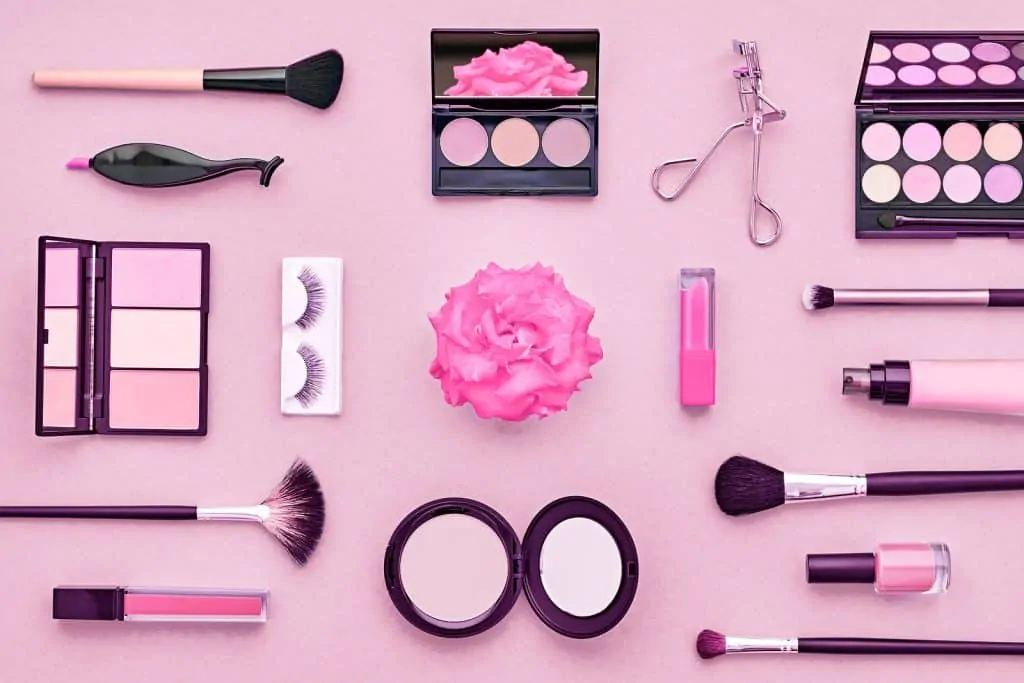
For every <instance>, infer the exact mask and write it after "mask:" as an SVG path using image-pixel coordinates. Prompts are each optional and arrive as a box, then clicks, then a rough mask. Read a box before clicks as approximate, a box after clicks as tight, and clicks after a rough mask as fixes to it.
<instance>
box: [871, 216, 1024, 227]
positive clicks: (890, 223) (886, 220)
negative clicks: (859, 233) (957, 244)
mask: <svg viewBox="0 0 1024 683" xmlns="http://www.w3.org/2000/svg"><path fill="white" fill-rule="evenodd" d="M878 225H879V227H882V228H885V229H886V230H892V229H894V228H903V227H908V226H914V225H918V226H921V227H927V226H948V225H952V226H963V227H964V229H965V230H968V229H969V228H971V227H972V226H981V227H992V228H1024V219H1020V218H937V217H928V216H903V215H900V214H896V213H892V212H886V213H883V214H881V215H880V216H879V217H878Z"/></svg>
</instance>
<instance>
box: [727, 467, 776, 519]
mask: <svg viewBox="0 0 1024 683" xmlns="http://www.w3.org/2000/svg"><path fill="white" fill-rule="evenodd" d="M715 500H716V501H717V502H718V507H719V508H721V510H722V512H724V513H725V514H727V515H732V516H734V517H739V516H742V515H750V514H753V513H755V512H763V511H764V510H770V509H772V508H774V507H778V506H780V505H782V504H783V503H785V502H786V482H785V474H784V473H783V472H782V471H780V470H777V469H775V468H774V467H772V466H771V465H766V464H764V463H763V462H759V461H757V460H754V459H752V458H748V457H745V456H742V455H734V456H732V457H731V458H729V459H728V460H726V461H725V462H723V463H722V465H721V466H720V467H719V468H718V473H717V474H716V475H715Z"/></svg>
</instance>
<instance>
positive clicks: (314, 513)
mask: <svg viewBox="0 0 1024 683" xmlns="http://www.w3.org/2000/svg"><path fill="white" fill-rule="evenodd" d="M263 505H266V506H267V507H268V508H269V509H270V516H269V518H268V519H267V520H266V521H265V522H264V523H263V526H264V528H265V529H266V530H267V531H269V532H270V533H271V534H272V535H273V536H274V538H276V539H277V540H278V542H280V543H281V545H283V546H284V547H285V549H286V550H287V551H288V554H289V555H291V556H292V559H293V560H295V561H296V562H297V563H298V564H300V565H303V564H306V562H307V561H308V560H309V556H310V555H312V554H313V551H314V550H316V547H317V545H318V544H319V543H320V537H321V536H322V535H323V533H324V517H325V510H324V494H323V491H321V490H320V482H319V481H318V480H317V478H316V475H315V474H314V473H313V470H312V469H311V468H310V466H309V465H307V464H306V463H305V462H304V461H302V460H296V461H295V462H294V463H293V464H292V466H291V468H290V469H289V470H288V472H287V473H286V474H285V475H284V478H283V479H281V481H280V482H279V483H278V484H277V487H276V488H275V489H274V490H273V491H271V493H270V495H269V496H267V498H266V500H264V501H263Z"/></svg>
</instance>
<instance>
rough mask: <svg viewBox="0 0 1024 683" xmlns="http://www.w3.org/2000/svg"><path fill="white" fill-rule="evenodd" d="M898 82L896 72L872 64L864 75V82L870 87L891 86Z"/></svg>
mask: <svg viewBox="0 0 1024 683" xmlns="http://www.w3.org/2000/svg"><path fill="white" fill-rule="evenodd" d="M895 80H896V72H894V71H893V70H892V69H890V68H889V67H887V66H879V65H878V64H872V65H871V66H869V67H868V68H867V71H866V72H865V73H864V82H865V83H867V84H868V85H874V86H880V85H891V84H892V83H893V81H895Z"/></svg>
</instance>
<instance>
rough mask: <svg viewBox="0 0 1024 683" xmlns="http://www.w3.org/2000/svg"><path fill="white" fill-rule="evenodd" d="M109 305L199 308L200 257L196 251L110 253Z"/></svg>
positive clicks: (116, 251)
mask: <svg viewBox="0 0 1024 683" xmlns="http://www.w3.org/2000/svg"><path fill="white" fill-rule="evenodd" d="M110 259H111V267H110V270H111V276H110V287H111V294H110V301H111V304H112V305H113V306H123V307H138V308H199V306H200V305H201V300H202V284H203V276H202V273H203V253H202V251H200V250H199V249H147V248H141V249H133V248H125V247H118V248H115V249H113V250H112V253H111V256H110Z"/></svg>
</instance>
